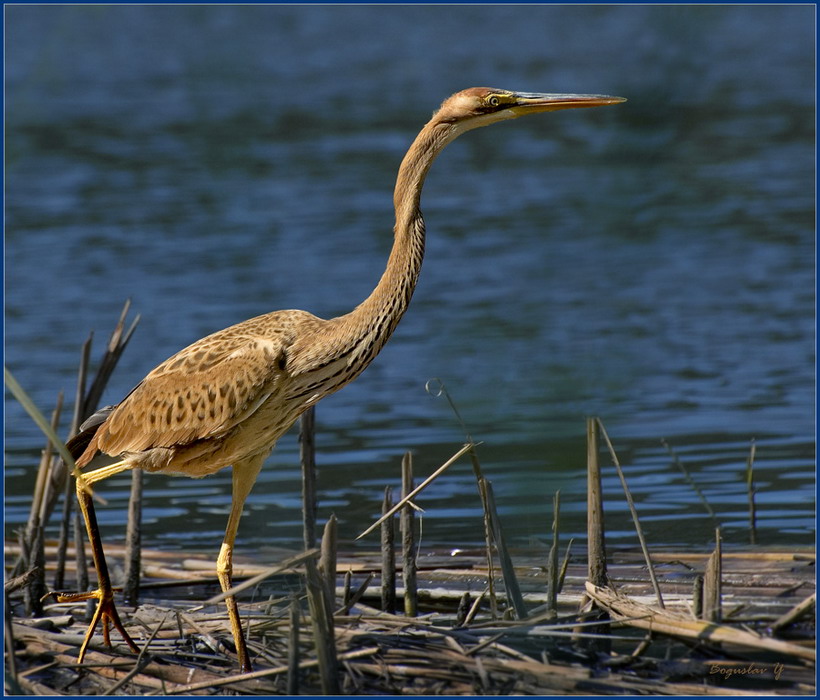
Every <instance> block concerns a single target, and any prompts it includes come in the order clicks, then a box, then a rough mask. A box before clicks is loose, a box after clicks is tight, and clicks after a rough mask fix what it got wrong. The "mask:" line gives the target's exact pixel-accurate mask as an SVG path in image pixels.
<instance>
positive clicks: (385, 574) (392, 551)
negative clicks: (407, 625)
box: [381, 486, 396, 614]
mask: <svg viewBox="0 0 820 700" xmlns="http://www.w3.org/2000/svg"><path fill="white" fill-rule="evenodd" d="M392 505H393V489H391V488H390V487H389V486H386V487H385V489H384V501H383V502H382V514H386V513H388V512H389V511H390V508H391V507H392ZM395 529H396V528H395V519H394V518H393V517H392V516H391V517H388V518H386V519H385V520H383V521H382V525H381V555H382V556H381V570H382V571H381V586H382V610H384V611H385V612H388V613H391V614H392V613H394V612H396V548H395V544H394V541H395Z"/></svg>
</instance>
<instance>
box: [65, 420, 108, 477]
mask: <svg viewBox="0 0 820 700" xmlns="http://www.w3.org/2000/svg"><path fill="white" fill-rule="evenodd" d="M115 408H116V406H105V407H104V408H101V409H99V410H98V411H96V412H95V413H94V414H92V415H91V416H90V417H89V418H87V419H86V420H85V422H84V423H83V424H82V425H81V426H80V430H79V432H78V433H77V434H76V435H75V436H74V437H73V438H71V439H70V440H69V441H68V442H67V443H66V447H67V448H68V451H69V452H70V453H71V456H72V457H73V458H74V460H75V461H76V462H77V466H78V467H79V468H80V469H82V468H83V467H84V466H85V465H86V464H88V462H90V461H91V457H93V456H94V455H93V453H92V454H91V455H90V456H88V457H87V458H86V459H85V460H83V459H81V458H82V457H85V456H86V455H85V452H86V450H87V448H88V446H89V444H91V441H92V440H93V439H94V436H95V435H96V434H97V430H99V428H100V426H101V425H102V424H103V423H105V421H106V420H108V416H110V415H111V412H112V411H113V410H114V409H115Z"/></svg>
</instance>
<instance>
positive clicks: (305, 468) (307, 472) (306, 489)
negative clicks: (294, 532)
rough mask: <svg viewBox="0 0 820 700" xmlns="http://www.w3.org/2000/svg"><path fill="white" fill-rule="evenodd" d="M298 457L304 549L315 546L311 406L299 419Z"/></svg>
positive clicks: (314, 449) (315, 507) (314, 488)
mask: <svg viewBox="0 0 820 700" xmlns="http://www.w3.org/2000/svg"><path fill="white" fill-rule="evenodd" d="M299 459H300V461H301V464H302V528H303V529H302V532H303V534H302V539H303V542H304V545H305V549H306V550H307V549H313V548H314V547H315V546H316V513H317V510H318V507H317V503H318V499H317V491H316V414H315V411H314V408H313V406H311V407H310V408H309V409H308V410H307V411H305V412H304V413H303V414H302V417H301V418H300V419H299Z"/></svg>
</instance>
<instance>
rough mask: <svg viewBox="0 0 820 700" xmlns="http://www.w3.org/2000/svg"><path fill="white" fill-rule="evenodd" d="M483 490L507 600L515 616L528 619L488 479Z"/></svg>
mask: <svg viewBox="0 0 820 700" xmlns="http://www.w3.org/2000/svg"><path fill="white" fill-rule="evenodd" d="M479 483H480V485H481V489H482V491H483V493H484V499H485V500H486V503H487V508H488V510H489V513H490V524H491V525H492V532H493V541H494V542H495V548H496V551H497V552H498V559H499V564H500V566H501V575H502V576H503V578H504V587H505V588H506V589H507V598H508V600H509V601H510V603H512V609H513V611H514V612H515V616H516V617H517V618H518V619H519V620H523V619H524V618H525V617H527V606H526V605H525V604H524V597H523V596H522V595H521V588H520V587H519V585H518V579H517V578H516V576H515V568H514V567H513V563H512V558H511V557H510V553H509V550H508V549H507V542H506V540H505V539H504V533H503V532H502V529H501V519H500V518H499V517H498V510H497V509H496V506H495V496H494V495H493V485H492V482H490V481H488V480H487V479H482V480H481V481H480V482H479Z"/></svg>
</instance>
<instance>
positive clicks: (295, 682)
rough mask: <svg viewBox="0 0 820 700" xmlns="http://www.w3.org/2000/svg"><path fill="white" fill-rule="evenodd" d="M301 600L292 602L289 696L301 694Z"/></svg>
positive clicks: (296, 599) (294, 597) (289, 640)
mask: <svg viewBox="0 0 820 700" xmlns="http://www.w3.org/2000/svg"><path fill="white" fill-rule="evenodd" d="M300 612H301V611H300V608H299V598H297V597H296V596H293V598H292V599H291V601H290V611H289V613H290V627H289V628H288V679H287V688H288V689H287V694H288V695H298V694H299V616H300Z"/></svg>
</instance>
